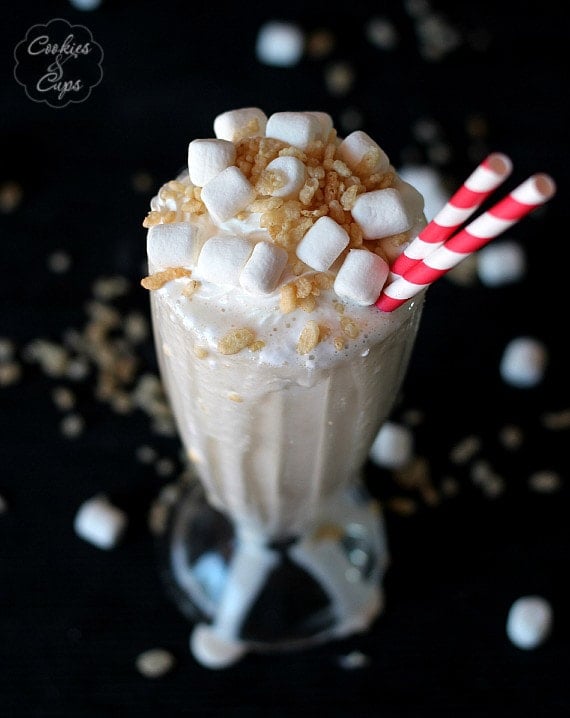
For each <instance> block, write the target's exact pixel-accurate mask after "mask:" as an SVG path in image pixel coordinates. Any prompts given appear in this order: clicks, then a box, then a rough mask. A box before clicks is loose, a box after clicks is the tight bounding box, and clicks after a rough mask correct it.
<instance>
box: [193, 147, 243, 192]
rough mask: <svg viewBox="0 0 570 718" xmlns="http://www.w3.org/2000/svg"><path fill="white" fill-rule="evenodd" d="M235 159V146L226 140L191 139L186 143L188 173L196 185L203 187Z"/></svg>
mask: <svg viewBox="0 0 570 718" xmlns="http://www.w3.org/2000/svg"><path fill="white" fill-rule="evenodd" d="M235 161H236V148H235V145H234V143H233V142H229V141H228V140H212V139H206V140H192V142H190V144H189V145H188V173H189V175H190V181H191V182H192V184H195V185H196V186H197V187H203V186H204V185H205V184H206V182H209V181H210V180H211V179H213V178H214V177H215V176H216V175H217V174H219V173H220V172H221V171H222V170H225V169H226V167H230V166H231V165H233V164H234V162H235Z"/></svg>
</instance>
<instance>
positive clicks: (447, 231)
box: [391, 152, 513, 279]
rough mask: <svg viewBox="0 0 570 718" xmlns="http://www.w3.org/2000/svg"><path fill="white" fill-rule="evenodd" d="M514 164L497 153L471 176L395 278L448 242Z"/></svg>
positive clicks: (407, 253) (401, 261)
mask: <svg viewBox="0 0 570 718" xmlns="http://www.w3.org/2000/svg"><path fill="white" fill-rule="evenodd" d="M512 167H513V166H512V162H511V160H510V159H509V158H508V157H507V156H506V155H504V154H501V153H500V152H493V153H492V154H490V155H489V156H488V157H486V158H485V159H484V160H483V162H481V164H480V165H479V166H478V167H476V168H475V170H474V171H473V172H472V173H471V174H470V175H469V177H468V178H467V179H466V180H465V182H464V183H463V184H462V185H461V187H460V188H459V189H458V190H457V192H456V193H455V194H454V195H453V197H452V198H451V199H450V200H449V201H448V202H447V204H446V205H445V206H444V207H443V208H442V209H441V210H440V211H439V212H438V213H437V215H436V216H435V217H434V218H433V219H432V220H431V222H430V223H429V224H428V225H426V226H425V227H424V228H423V229H422V231H421V232H420V233H419V234H418V236H417V237H416V238H415V239H414V240H413V241H412V242H411V243H410V244H409V245H408V246H407V247H406V249H405V250H404V251H403V252H402V254H400V256H399V257H398V258H397V259H396V261H395V262H394V264H393V265H392V267H391V273H392V274H391V278H392V279H396V278H397V276H403V275H405V274H406V272H407V271H408V270H409V269H411V268H412V267H413V266H414V265H415V264H417V263H418V262H419V261H421V260H422V259H424V258H425V257H427V256H428V255H429V254H431V253H432V252H433V251H435V250H436V249H437V248H438V247H441V245H442V244H443V243H444V242H445V240H446V239H447V238H448V237H450V236H451V235H452V234H453V233H454V232H455V231H456V230H457V229H459V227H460V226H461V225H462V224H463V223H464V222H465V221H466V220H467V219H468V218H469V217H470V216H471V215H472V214H473V212H475V210H476V209H478V208H479V207H480V206H481V205H482V204H483V202H484V201H485V200H486V199H487V197H488V196H489V195H490V194H491V192H493V191H494V190H495V189H497V187H498V186H499V185H500V184H501V183H502V182H504V180H505V179H506V178H507V177H508V176H509V175H510V174H511V171H512Z"/></svg>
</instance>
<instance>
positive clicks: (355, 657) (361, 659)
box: [338, 651, 370, 670]
mask: <svg viewBox="0 0 570 718" xmlns="http://www.w3.org/2000/svg"><path fill="white" fill-rule="evenodd" d="M338 663H339V665H340V667H341V668H345V669H347V670H354V669H355V668H364V667H365V666H368V665H369V664H370V657H369V656H367V655H366V654H365V653H362V652H361V651H351V652H350V653H346V654H345V655H342V656H339V657H338Z"/></svg>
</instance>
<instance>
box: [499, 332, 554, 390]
mask: <svg viewBox="0 0 570 718" xmlns="http://www.w3.org/2000/svg"><path fill="white" fill-rule="evenodd" d="M546 362H547V351H546V347H545V346H544V344H542V343H541V342H539V341H538V340H537V339H533V338H532V337H518V338H517V339H513V340H512V341H510V342H509V343H508V344H507V346H506V348H505V351H504V352H503V356H502V357H501V361H500V366H499V371H500V373H501V376H502V378H503V380H504V381H505V382H506V383H507V384H510V385H511V386H516V387H520V388H528V387H533V386H536V385H537V384H539V383H540V382H541V381H542V378H543V376H544V370H545V367H546Z"/></svg>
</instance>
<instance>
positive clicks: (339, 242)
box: [296, 216, 350, 272]
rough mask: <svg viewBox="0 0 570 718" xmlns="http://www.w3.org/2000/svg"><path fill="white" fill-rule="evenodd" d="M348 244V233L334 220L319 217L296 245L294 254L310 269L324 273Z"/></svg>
mask: <svg viewBox="0 0 570 718" xmlns="http://www.w3.org/2000/svg"><path fill="white" fill-rule="evenodd" d="M349 242H350V237H349V236H348V233H347V232H346V230H345V229H343V228H342V227H341V226H340V225H339V224H337V223H336V222H335V221H334V219H331V218H330V217H327V216H325V217H320V218H319V219H318V220H317V221H316V222H315V224H314V225H313V226H312V227H311V228H310V229H309V230H308V232H307V233H306V234H305V236H304V237H303V239H302V240H301V241H300V242H299V244H298V245H297V249H296V254H297V257H298V258H299V259H300V260H301V261H302V262H305V264H308V265H309V267H311V268H312V269H316V270H317V271H318V272H326V270H327V269H328V268H329V267H330V266H331V264H332V263H333V262H334V261H335V259H336V258H337V257H338V256H339V255H340V253H341V252H342V251H343V249H345V248H346V247H347V246H348V243H349Z"/></svg>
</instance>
